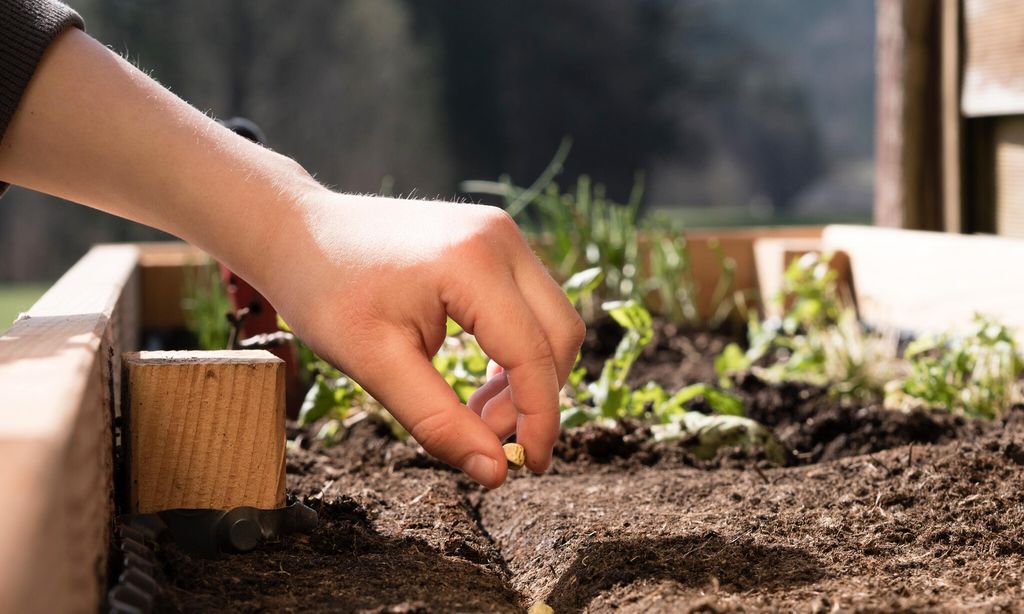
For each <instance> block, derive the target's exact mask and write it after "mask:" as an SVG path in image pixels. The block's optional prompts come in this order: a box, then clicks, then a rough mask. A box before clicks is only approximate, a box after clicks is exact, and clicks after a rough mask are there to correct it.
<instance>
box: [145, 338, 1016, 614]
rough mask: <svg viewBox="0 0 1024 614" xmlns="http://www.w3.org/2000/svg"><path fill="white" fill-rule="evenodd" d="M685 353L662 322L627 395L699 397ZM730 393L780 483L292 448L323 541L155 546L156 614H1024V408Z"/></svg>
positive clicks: (360, 446)
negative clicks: (453, 465) (478, 470)
mask: <svg viewBox="0 0 1024 614" xmlns="http://www.w3.org/2000/svg"><path fill="white" fill-rule="evenodd" d="M682 336H684V335H681V334H679V331H671V330H670V329H668V327H666V326H659V338H658V339H657V340H656V343H655V344H653V347H652V348H651V349H650V350H649V354H647V355H646V356H645V358H644V359H643V361H642V362H641V364H640V365H639V371H640V375H639V377H642V378H648V379H650V378H651V377H654V378H656V379H657V380H658V381H659V382H660V383H662V384H663V385H665V386H668V387H670V388H671V387H679V386H681V385H685V384H688V383H692V382H695V381H714V372H713V368H711V367H710V356H713V352H714V351H716V350H715V349H714V348H716V347H719V348H720V346H721V345H722V344H724V343H725V342H727V341H728V338H727V336H724V335H712V334H707V333H703V334H701V335H689V336H688V337H687V339H686V340H685V341H682V340H680V337H682ZM598 341H600V342H601V343H604V344H605V345H609V344H610V345H611V347H614V341H611V342H610V343H609V342H608V341H607V340H606V339H599V340H598ZM588 346H590V347H591V350H592V351H593V352H594V353H597V348H594V347H593V346H592V345H590V343H588ZM691 350H692V352H691ZM666 357H667V358H666ZM736 391H737V393H738V394H740V395H741V396H742V397H743V398H744V401H745V404H746V407H747V411H748V415H749V416H750V417H753V418H755V419H757V420H760V421H762V422H763V423H765V424H766V425H768V426H770V427H771V428H772V429H773V430H774V431H775V432H776V434H777V435H778V436H779V437H780V439H781V440H782V441H783V443H785V444H786V446H787V448H788V449H789V450H790V453H791V456H790V459H789V461H790V462H789V464H788V466H786V467H781V468H779V467H773V466H771V465H769V464H767V463H766V462H764V461H763V460H762V459H760V458H758V457H757V456H756V455H755V456H749V455H745V454H743V453H740V452H739V451H736V450H728V451H723V452H722V453H720V454H719V456H718V457H717V458H715V459H713V460H711V461H699V460H697V459H694V458H693V457H691V456H689V455H688V454H687V453H686V452H685V450H684V449H683V448H682V446H681V445H680V444H678V443H664V444H652V443H651V442H650V440H649V438H648V437H647V433H646V427H644V426H643V425H642V424H640V423H638V422H626V423H623V424H619V425H616V426H615V427H611V428H608V427H600V426H594V425H589V426H587V427H583V428H580V429H575V430H573V431H570V432H567V433H563V435H562V437H561V440H560V441H559V443H558V445H557V446H556V459H555V462H554V464H553V466H552V469H551V470H550V471H549V472H548V473H547V474H545V475H542V476H535V475H531V474H528V473H525V472H522V473H517V474H513V475H512V476H511V478H510V480H509V481H508V482H507V483H506V484H505V485H504V486H502V487H501V488H499V489H496V490H493V491H488V492H485V491H483V490H482V489H480V488H478V487H476V486H474V485H473V484H471V483H470V482H469V481H468V480H466V479H464V478H462V477H461V476H460V475H459V474H457V473H456V472H454V471H452V470H450V469H448V468H447V467H445V466H443V465H441V464H439V463H437V462H436V461H433V460H431V459H429V458H428V457H427V456H425V455H424V454H423V453H422V452H421V451H419V450H418V449H416V448H415V447H414V446H413V445H409V444H406V443H402V442H399V441H396V440H394V439H393V438H392V437H391V435H390V431H389V430H388V428H387V427H386V426H384V425H381V424H378V423H376V422H373V421H369V420H367V421H364V422H361V423H359V424H357V425H356V426H355V427H354V428H353V429H351V430H350V431H349V433H348V435H347V437H346V439H345V440H344V441H343V442H342V443H341V444H339V445H337V446H335V447H332V448H323V447H321V446H320V445H319V444H316V443H312V444H310V443H309V440H308V439H305V438H300V440H299V441H300V442H301V443H300V445H296V446H293V447H292V448H291V449H289V452H288V466H287V472H288V490H289V491H290V493H292V494H294V495H295V496H297V497H299V498H300V499H301V500H303V501H305V502H306V503H307V504H308V505H311V506H313V507H314V508H316V509H317V510H318V511H319V513H320V519H321V522H320V526H319V527H318V528H317V529H316V531H315V532H314V533H312V534H310V535H291V536H286V537H284V538H282V539H281V540H280V541H279V542H276V543H272V544H269V545H267V546H265V547H263V548H261V549H259V550H257V551H256V552H253V553H249V554H245V555H227V556H225V557H224V558H221V559H218V560H196V559H190V558H188V557H186V556H184V555H182V554H180V553H178V552H176V551H175V550H174V549H173V548H165V549H163V550H162V551H161V558H162V560H163V567H162V570H161V573H162V575H163V576H164V577H163V581H164V589H163V595H162V597H161V608H162V611H168V612H214V611H218V612H219V611H238V612H255V611H266V610H269V611H282V612H521V611H523V610H524V608H525V607H527V606H529V605H530V604H531V603H533V602H535V601H537V600H543V601H545V602H547V603H548V604H549V605H551V606H552V607H553V608H554V609H555V611H556V612H578V611H588V612H610V611H616V612H732V611H747V612H750V611H758V612H760V611H786V612H788V611H811V612H828V611H872V612H873V611H920V610H926V611H967V610H970V611H1024V605H1020V604H1024V407H1018V408H1014V410H1013V411H1011V412H1010V413H1009V414H1008V416H1007V417H1006V418H1005V419H1004V420H1002V421H997V422H979V421H970V420H964V419H961V418H956V417H952V416H950V415H948V414H944V413H941V412H925V411H918V412H912V413H903V412H892V411H888V410H885V409H883V408H881V407H879V406H878V405H875V404H860V405H856V404H854V405H844V404H842V403H839V402H837V401H836V400H835V399H833V398H831V397H829V396H828V395H827V393H825V392H824V391H821V390H818V389H814V388H811V387H806V386H790V385H785V386H773V385H768V384H766V383H764V382H761V381H760V380H757V379H756V378H745V379H743V380H742V381H741V382H739V384H738V386H737V388H736Z"/></svg>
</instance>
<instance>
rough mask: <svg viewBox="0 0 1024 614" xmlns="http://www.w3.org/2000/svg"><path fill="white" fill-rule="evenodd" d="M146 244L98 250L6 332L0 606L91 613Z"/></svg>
mask: <svg viewBox="0 0 1024 614" xmlns="http://www.w3.org/2000/svg"><path fill="white" fill-rule="evenodd" d="M137 263H138V250H137V249H135V248H134V247H132V246H100V247H96V248H94V249H93V250H91V251H90V252H89V253H88V254H87V255H86V256H85V257H84V258H82V260H80V261H79V262H78V263H77V264H76V265H75V266H74V267H72V268H71V269H70V270H69V271H68V272H67V273H66V274H65V275H64V276H63V277H62V278H61V279H60V280H59V281H58V282H57V283H56V284H54V285H53V287H51V288H50V290H49V291H48V292H47V293H46V294H45V295H44V296H43V297H42V298H40V299H39V301H38V302H37V303H36V304H35V305H34V306H33V307H32V308H31V309H29V311H28V312H27V313H26V314H24V316H23V317H22V318H20V319H19V320H18V321H17V322H15V323H14V325H13V326H12V327H11V328H10V329H9V330H8V331H7V332H6V333H5V334H4V335H3V336H2V337H0V391H2V392H3V400H4V402H3V404H2V405H0V415H2V417H0V492H3V493H4V497H3V505H2V506H0V612H91V611H95V609H96V607H97V605H98V604H99V601H100V598H101V594H102V590H103V587H104V584H105V575H106V556H107V550H108V547H109V538H110V519H111V512H112V492H113V485H112V471H111V464H112V460H111V459H112V456H111V441H112V436H111V432H110V423H111V413H112V411H113V410H114V407H116V404H117V401H118V398H119V395H120V389H119V387H117V386H116V385H113V384H114V382H116V378H117V377H118V374H119V373H120V364H119V363H120V356H121V351H122V349H123V348H128V349H131V348H133V347H134V344H135V343H136V339H137V321H138V320H137V316H138V314H137V308H138V274H137Z"/></svg>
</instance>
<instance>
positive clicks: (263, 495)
mask: <svg viewBox="0 0 1024 614" xmlns="http://www.w3.org/2000/svg"><path fill="white" fill-rule="evenodd" d="M124 366H125V373H126V378H127V399H126V401H127V407H128V409H127V412H128V422H129V432H130V438H131V444H130V448H129V450H130V452H129V454H130V460H129V466H130V476H131V477H130V482H131V484H130V489H131V494H130V507H131V509H132V511H137V512H153V511H159V510H163V509H172V508H212V509H231V508H234V507H239V506H243V505H245V506H253V507H258V508H274V507H280V506H282V505H283V504H284V450H285V433H284V362H283V361H282V360H281V359H279V358H277V357H276V356H274V355H273V354H271V353H270V352H266V351H263V350H237V351H228V350H224V351H217V352H135V353H129V354H126V355H125V356H124Z"/></svg>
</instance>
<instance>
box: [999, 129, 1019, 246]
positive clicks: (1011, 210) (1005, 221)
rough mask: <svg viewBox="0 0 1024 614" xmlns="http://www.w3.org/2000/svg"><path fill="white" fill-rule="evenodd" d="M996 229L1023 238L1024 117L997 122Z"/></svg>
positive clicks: (1009, 235)
mask: <svg viewBox="0 0 1024 614" xmlns="http://www.w3.org/2000/svg"><path fill="white" fill-rule="evenodd" d="M995 141H996V142H995V165H994V170H995V185H994V188H995V209H996V211H995V214H996V232H997V233H999V234H1001V235H1004V236H1007V237H1016V238H1018V239H1024V118H1021V117H1007V118H1001V119H999V120H997V121H996V122H995Z"/></svg>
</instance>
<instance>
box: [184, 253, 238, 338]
mask: <svg viewBox="0 0 1024 614" xmlns="http://www.w3.org/2000/svg"><path fill="white" fill-rule="evenodd" d="M184 295H185V297H186V298H185V299H184V300H183V301H182V303H183V304H182V307H183V308H184V312H185V319H186V324H187V325H188V328H189V330H191V331H192V332H193V333H195V335H196V343H197V344H198V345H199V349H201V350H223V349H224V348H226V347H227V346H228V338H229V336H230V335H231V325H230V323H229V322H228V319H227V317H226V314H227V313H228V312H230V311H231V302H230V301H229V300H228V295H227V292H225V291H224V285H223V283H221V280H220V271H219V270H218V268H217V263H216V262H214V261H213V260H209V261H208V262H206V263H205V264H203V265H201V266H198V267H196V268H195V269H193V270H191V271H188V273H187V274H186V276H185V288H184Z"/></svg>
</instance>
